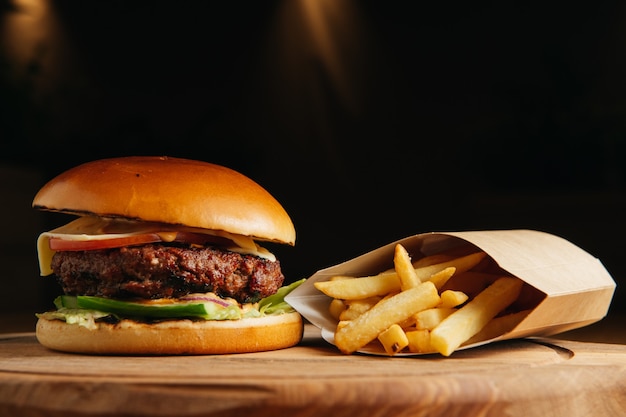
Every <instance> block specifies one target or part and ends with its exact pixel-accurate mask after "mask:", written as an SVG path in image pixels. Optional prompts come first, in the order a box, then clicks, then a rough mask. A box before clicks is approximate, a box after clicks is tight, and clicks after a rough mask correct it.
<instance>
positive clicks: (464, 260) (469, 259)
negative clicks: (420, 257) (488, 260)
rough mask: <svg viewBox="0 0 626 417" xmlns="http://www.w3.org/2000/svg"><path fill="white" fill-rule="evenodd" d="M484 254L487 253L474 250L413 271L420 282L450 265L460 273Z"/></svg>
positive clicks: (479, 259) (475, 263) (476, 262)
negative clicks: (474, 251)
mask: <svg viewBox="0 0 626 417" xmlns="http://www.w3.org/2000/svg"><path fill="white" fill-rule="evenodd" d="M486 256H487V254H486V253H485V252H476V253H472V254H470V255H466V256H461V257H459V258H454V259H452V260H450V261H446V262H442V263H439V264H434V265H430V266H425V267H423V268H417V269H416V270H415V272H416V273H417V276H418V277H419V279H420V281H422V282H424V281H427V280H428V279H430V277H431V276H433V275H434V274H436V273H437V272H440V271H443V270H444V269H446V268H449V267H451V266H453V267H454V268H456V273H457V274H460V273H461V272H465V271H469V270H470V269H472V268H473V267H475V266H476V265H478V264H479V263H480V261H482V260H483V259H484V258H485V257H486Z"/></svg>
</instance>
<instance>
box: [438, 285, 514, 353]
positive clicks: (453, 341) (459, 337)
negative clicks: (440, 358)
mask: <svg viewBox="0 0 626 417" xmlns="http://www.w3.org/2000/svg"><path fill="white" fill-rule="evenodd" d="M522 284H523V282H522V281H521V280H519V279H518V278H513V277H503V278H499V279H498V280H496V281H495V282H494V283H493V284H491V285H490V286H489V287H487V288H486V289H485V290H483V291H482V292H481V293H480V294H478V295H477V296H476V297H475V298H474V299H473V300H472V301H470V302H469V303H467V304H465V305H464V306H463V307H461V308H460V309H458V310H457V311H456V312H454V313H453V314H451V315H450V316H448V317H447V318H446V319H445V320H443V321H442V322H441V324H439V326H437V327H436V328H435V329H434V330H433V331H431V333H430V343H431V345H432V346H433V348H434V349H436V350H437V351H438V352H439V353H441V354H442V355H444V356H450V355H451V354H452V352H454V350H456V349H457V348H458V347H459V346H461V344H462V343H463V342H465V341H466V340H468V339H469V338H471V337H472V336H473V335H475V334H476V333H478V332H479V331H480V330H481V329H482V328H483V327H485V325H486V324H487V323H488V322H489V321H490V320H491V319H492V318H494V317H495V316H496V315H497V314H498V313H499V312H500V311H502V310H504V309H505V308H506V307H507V306H509V305H510V304H511V303H513V302H514V301H515V300H516V299H517V297H518V295H519V293H520V291H521V289H522Z"/></svg>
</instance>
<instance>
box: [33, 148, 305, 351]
mask: <svg viewBox="0 0 626 417" xmlns="http://www.w3.org/2000/svg"><path fill="white" fill-rule="evenodd" d="M33 207H34V208H35V209H39V210H45V211H53V212H61V213H67V214H71V215H75V216H77V217H76V218H75V219H73V220H72V221H71V222H69V223H68V224H66V225H64V226H61V227H59V228H56V229H54V230H51V231H48V232H45V233H42V234H41V235H40V236H39V238H38V240H37V250H38V257H39V266H40V271H41V275H43V276H54V277H55V278H56V280H57V282H58V283H59V284H60V287H61V289H62V295H59V296H58V297H57V298H56V299H55V300H54V305H55V308H54V309H51V311H47V312H44V313H41V314H37V317H38V321H37V325H36V336H37V339H38V341H39V342H40V343H41V344H42V345H44V346H46V347H48V348H50V349H54V350H59V351H65V352H77V353H90V354H224V353H242V352H256V351H265V350H275V349H281V348H286V347H290V346H293V345H295V344H297V343H298V342H299V341H300V340H301V338H302V329H303V327H302V318H301V316H300V315H299V314H298V313H297V312H296V311H295V310H294V309H293V308H291V306H289V305H288V304H287V303H286V302H285V301H284V299H283V298H284V296H285V295H287V294H288V293H289V292H290V291H291V290H292V289H293V288H295V287H296V286H297V285H299V284H300V283H301V282H302V280H300V281H296V282H293V283H291V284H289V285H283V284H284V283H285V277H284V275H283V272H282V270H281V266H280V262H279V261H278V260H277V259H276V256H275V255H274V254H273V253H272V252H270V251H269V250H268V249H266V248H265V247H263V246H260V244H259V242H263V244H264V245H265V243H268V244H269V243H272V244H273V243H278V244H286V245H292V246H293V245H294V244H295V229H294V226H293V223H292V221H291V219H290V217H289V215H288V214H287V212H286V211H285V210H284V208H283V207H282V206H281V205H280V203H278V201H277V200H275V199H274V197H273V196H272V195H270V194H269V193H268V192H267V191H266V190H265V189H264V188H262V187H261V186H260V185H258V184H257V183H256V182H254V181H253V180H251V179H250V178H248V177H246V176H244V175H243V174H241V173H239V172H236V171H234V170H232V169H230V168H226V167H224V166H220V165H215V164H211V163H207V162H202V161H195V160H189V159H181V158H172V157H152V156H145V157H141V156H138V157H122V158H111V159H102V160H97V161H93V162H88V163H85V164H82V165H79V166H77V167H74V168H72V169H70V170H68V171H65V172H64V173H62V174H60V175H58V176H57V177H55V178H53V179H52V180H50V181H49V182H48V183H47V184H45V185H44V186H43V187H42V188H41V189H40V190H39V191H38V193H37V194H36V195H35V197H34V200H33ZM265 246H267V245H265Z"/></svg>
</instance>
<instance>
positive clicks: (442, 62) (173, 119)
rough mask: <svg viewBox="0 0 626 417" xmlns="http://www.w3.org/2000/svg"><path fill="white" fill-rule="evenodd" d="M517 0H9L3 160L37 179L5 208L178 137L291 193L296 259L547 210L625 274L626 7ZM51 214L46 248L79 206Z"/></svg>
mask: <svg viewBox="0 0 626 417" xmlns="http://www.w3.org/2000/svg"><path fill="white" fill-rule="evenodd" d="M206 3H208V4H206ZM501 3H504V2H499V3H498V2H496V4H495V5H477V4H475V3H474V2H472V3H467V4H465V3H460V4H453V3H445V4H438V5H426V6H425V5H414V4H413V3H412V2H399V1H361V2H357V1H347V0H334V1H331V0H319V1H311V0H283V1H264V2H162V1H157V2H154V1H150V2H136V1H133V2H129V1H117V0H116V1H109V0H108V1H101V2H96V1H80V2H76V1H70V0H62V1H55V2H50V4H48V3H47V2H43V1H38V0H31V1H25V0H24V1H18V2H13V1H8V0H0V11H1V12H2V25H3V31H2V44H1V46H2V49H1V50H0V52H1V55H0V137H1V138H2V140H1V143H2V152H0V164H3V165H5V166H9V167H11V169H12V170H13V169H17V170H18V172H20V173H23V172H27V173H33V176H34V178H35V179H34V180H32V181H30V182H29V183H28V184H26V185H24V187H22V188H20V190H19V192H18V193H17V194H18V195H19V196H20V198H21V199H22V200H21V201H20V202H19V204H15V205H13V206H10V207H11V210H12V212H10V213H5V216H4V217H5V219H6V220H5V221H6V222H7V227H8V228H11V225H9V223H11V224H13V223H15V220H14V219H15V218H18V219H19V218H20V216H32V214H28V215H24V212H26V211H30V210H31V209H30V207H29V204H30V200H31V199H32V196H33V195H34V193H35V192H36V190H37V188H38V187H39V186H40V185H42V184H43V182H44V181H45V180H47V179H49V178H50V177H52V176H53V175H55V174H56V173H58V172H61V171H63V170H65V169H67V168H69V167H71V166H73V165H76V164H78V163H81V162H85V161H88V160H92V159H98V158H102V157H109V156H121V155H139V154H151V155H171V156H178V157H189V158H196V159H202V160H206V161H211V162H215V163H220V164H224V165H227V166H229V167H231V168H234V169H237V170H239V171H241V172H243V173H244V174H246V175H248V176H250V177H251V178H253V179H254V180H256V181H257V182H259V183H260V184H261V185H263V186H264V187H265V188H267V189H268V190H269V191H270V192H272V193H273V194H274V195H275V196H276V197H277V198H278V199H279V200H280V201H281V202H282V203H283V204H284V206H285V208H286V209H287V210H288V212H289V213H290V214H291V216H292V218H293V220H294V223H295V225H296V229H297V232H298V237H297V244H296V246H295V247H294V248H283V247H273V246H272V247H271V249H272V250H273V251H274V252H276V253H277V254H278V256H279V257H280V259H281V260H282V263H283V267H284V269H285V272H286V274H287V276H288V277H289V279H297V278H300V277H306V276H309V275H311V274H312V273H313V272H315V271H316V270H317V269H320V268H323V267H326V266H329V265H332V264H334V263H337V262H340V261H343V260H346V259H348V258H350V257H352V256H355V255H358V254H360V253H362V252H364V251H367V250H370V249H373V248H375V247H377V246H379V245H382V244H384V243H388V242H390V241H392V240H395V239H398V238H401V237H404V236H408V235H411V234H415V233H420V232H426V231H443V230H471V229H502V228H532V229H539V230H544V231H548V232H552V233H556V234H559V235H561V236H563V237H565V238H568V239H570V240H572V241H573V242H574V243H576V244H578V245H580V246H582V247H583V248H584V249H586V250H588V251H590V252H591V253H592V254H594V255H595V256H597V257H599V258H600V259H601V260H602V261H603V262H604V264H605V265H606V266H607V268H608V269H609V271H610V272H611V273H612V274H613V275H614V277H615V279H616V280H617V281H618V282H621V281H623V280H624V278H623V277H624V275H625V274H626V267H624V265H623V262H622V253H623V249H624V244H623V243H622V241H623V239H622V237H621V236H622V235H623V234H624V233H625V232H626V224H625V222H624V216H623V214H622V213H623V212H624V211H623V209H624V208H626V204H625V203H626V200H625V195H624V186H625V184H624V181H625V177H624V174H625V172H624V167H625V162H626V160H625V159H626V149H625V146H626V143H625V135H626V122H625V121H626V117H625V116H626V60H625V53H626V8H625V6H624V5H623V4H622V3H621V2H606V1H600V2H594V3H593V4H591V3H589V4H586V5H584V6H583V5H574V4H567V5H565V6H562V5H557V4H541V5H540V6H534V5H528V4H526V3H525V2H519V4H516V2H506V4H501ZM549 3H552V2H549ZM555 3H558V2H555ZM9 172H14V171H9ZM27 176H28V175H27ZM28 177H29V178H30V176H28ZM17 178H18V179H19V178H20V177H17ZM2 181H3V187H4V188H5V189H7V190H12V191H13V192H14V193H15V188H16V186H15V180H14V179H13V178H11V177H10V175H9V176H5V178H3V179H2ZM37 216H38V217H37V223H35V224H36V227H31V229H29V230H30V231H29V233H30V234H29V235H28V237H27V239H26V240H25V241H24V242H23V243H21V244H20V245H18V249H17V250H19V251H20V253H21V254H23V253H28V255H27V260H28V261H32V262H33V263H34V262H35V261H34V257H33V251H34V244H31V242H34V239H35V238H36V233H38V232H39V231H41V230H39V229H43V228H47V227H51V226H53V225H56V224H59V223H62V222H63V221H65V220H66V219H64V218H63V219H61V218H60V217H59V216H55V215H44V214H41V215H39V214H38V215H37ZM28 219H32V217H28ZM17 222H18V223H19V220H17ZM2 245H3V248H8V247H10V248H12V249H11V250H14V251H15V249H14V248H15V245H14V241H13V240H12V241H9V238H7V237H5V239H4V242H2ZM10 261H11V260H10V259H7V258H6V257H5V259H4V260H3V263H4V264H7V262H10ZM17 271H18V273H20V272H21V271H23V269H20V268H18V269H17ZM26 275H27V276H24V277H20V280H21V281H20V282H31V281H32V282H39V281H38V280H40V278H39V277H37V276H33V274H32V273H31V272H30V271H29V272H28V274H26ZM34 275H36V274H34ZM4 282H6V284H5V286H7V287H11V286H12V285H13V286H14V285H15V283H14V281H11V280H5V281H4ZM0 283H2V281H0ZM25 285H28V284H25ZM46 286H48V284H46ZM46 288H47V287H46ZM45 291H54V290H53V289H52V290H51V289H45ZM619 294H620V290H619V288H618V296H619ZM46 297H47V295H46V296H44V297H43V299H44V300H46ZM620 297H621V296H620ZM620 297H618V298H616V301H615V302H614V306H613V308H622V307H621V306H622V305H623V304H624V303H623V301H622V299H621V298H620Z"/></svg>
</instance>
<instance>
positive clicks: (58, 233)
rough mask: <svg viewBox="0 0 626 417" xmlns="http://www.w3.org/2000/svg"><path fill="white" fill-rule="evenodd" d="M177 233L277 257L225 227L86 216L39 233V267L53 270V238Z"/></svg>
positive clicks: (272, 258) (170, 235) (167, 239)
mask: <svg viewBox="0 0 626 417" xmlns="http://www.w3.org/2000/svg"><path fill="white" fill-rule="evenodd" d="M176 232H191V233H202V234H207V235H212V236H219V237H223V238H226V239H228V240H230V241H231V242H233V245H232V246H228V247H226V248H225V249H227V250H230V251H232V252H238V253H242V254H249V255H254V256H258V257H261V258H264V259H268V260H270V261H272V262H273V261H275V260H276V257H275V256H274V254H272V253H271V252H270V251H268V250H267V249H265V248H263V247H261V246H259V245H257V244H256V242H255V241H254V240H253V239H252V238H251V237H249V236H243V235H237V234H233V233H228V232H224V231H221V230H207V229H200V228H194V227H185V226H174V225H165V224H160V223H147V222H138V221H132V220H123V219H107V218H102V217H95V216H85V217H79V218H78V219H76V220H74V221H72V222H70V223H68V224H66V225H64V226H61V227H59V228H56V229H54V230H51V231H49V232H44V233H42V234H40V235H39V238H38V239H37V254H38V257H39V270H40V273H41V275H43V276H46V275H50V274H52V273H53V271H52V268H51V267H50V265H51V263H52V257H53V256H54V253H55V252H56V251H53V250H52V249H50V243H49V242H50V238H60V239H64V240H74V241H90V240H106V239H117V238H124V237H129V236H133V235H139V234H144V233H157V234H159V236H160V237H161V239H162V240H163V241H165V242H170V241H172V240H174V238H175V237H176Z"/></svg>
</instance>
